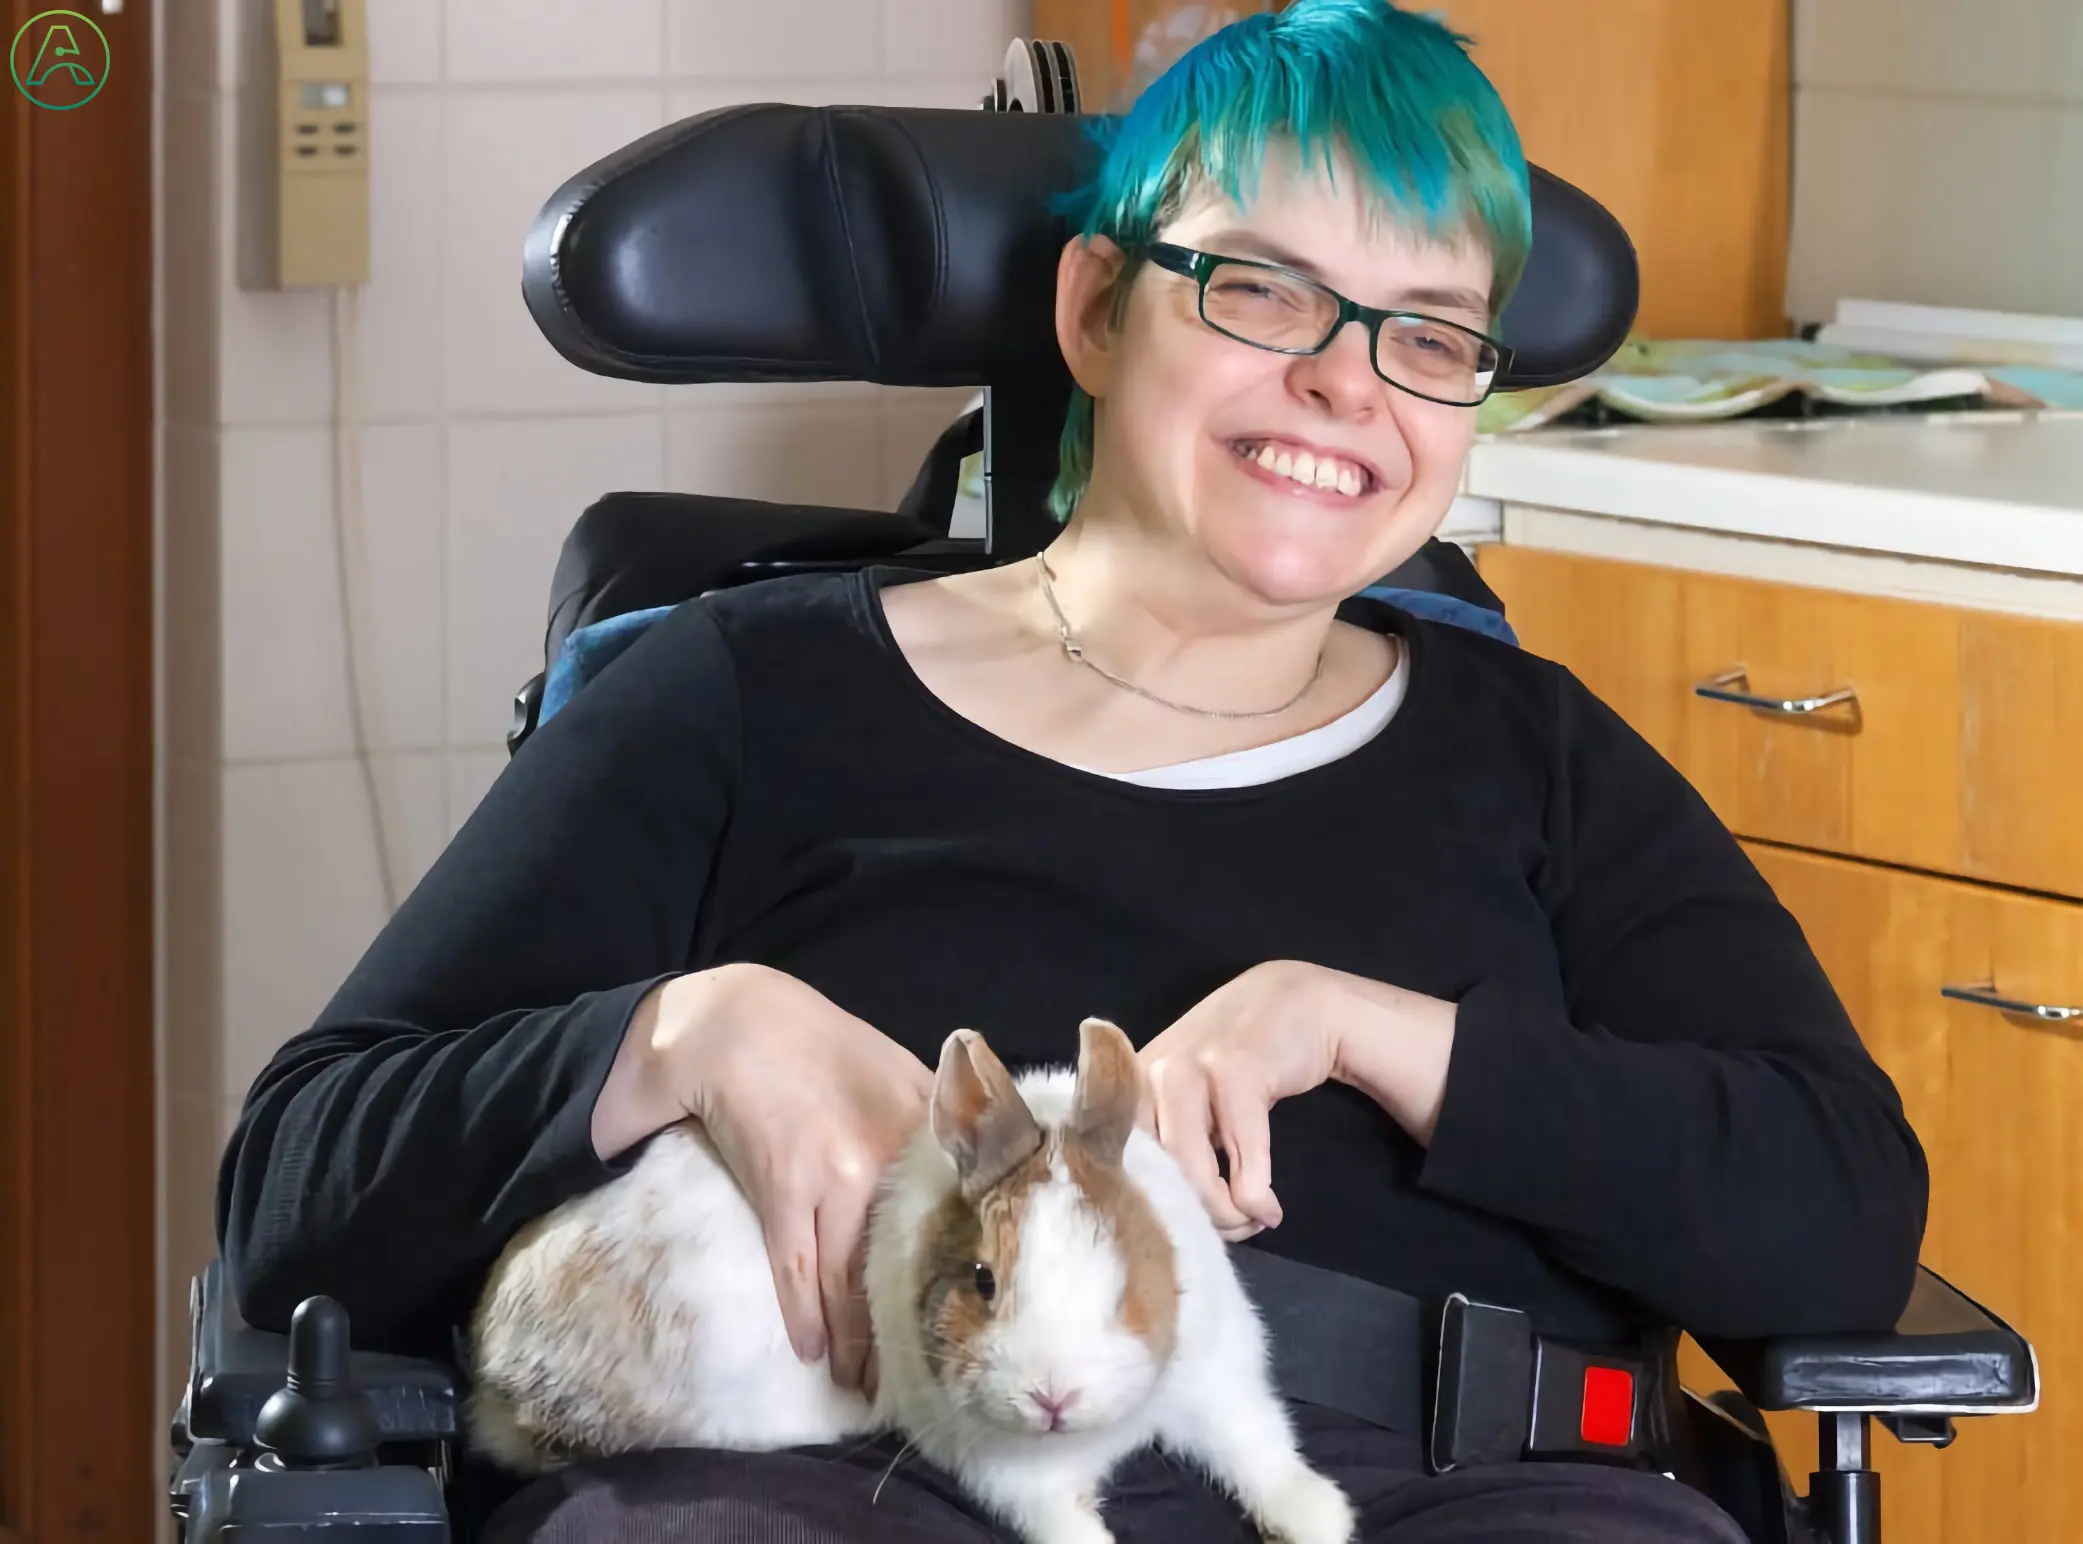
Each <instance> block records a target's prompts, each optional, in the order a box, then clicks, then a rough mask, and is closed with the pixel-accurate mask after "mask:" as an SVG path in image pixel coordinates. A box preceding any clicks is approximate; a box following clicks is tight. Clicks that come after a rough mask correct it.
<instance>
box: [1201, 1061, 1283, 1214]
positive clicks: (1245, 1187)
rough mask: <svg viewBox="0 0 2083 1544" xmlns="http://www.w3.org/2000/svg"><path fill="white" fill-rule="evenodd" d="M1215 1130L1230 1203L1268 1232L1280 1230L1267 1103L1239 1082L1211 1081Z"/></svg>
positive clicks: (1238, 1080) (1239, 1080)
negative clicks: (1226, 1163)
mask: <svg viewBox="0 0 2083 1544" xmlns="http://www.w3.org/2000/svg"><path fill="white" fill-rule="evenodd" d="M1212 1092H1213V1100H1212V1102H1213V1104H1214V1108H1215V1127H1216V1131H1217V1132H1218V1134H1219V1135H1220V1137H1221V1141H1222V1150H1223V1152H1224V1153H1226V1154H1227V1155H1228V1157H1229V1170H1230V1199H1231V1200H1232V1201H1233V1202H1235V1204H1236V1207H1237V1210H1238V1211H1240V1212H1242V1213H1243V1214H1244V1215H1245V1216H1247V1217H1249V1218H1250V1219H1251V1220H1252V1221H1254V1222H1256V1223H1259V1224H1260V1225H1261V1226H1264V1227H1268V1228H1277V1227H1279V1226H1280V1200H1279V1198H1278V1197H1277V1196H1275V1195H1274V1194H1273V1133H1272V1131H1271V1129H1270V1127H1269V1125H1268V1120H1267V1110H1266V1102H1265V1100H1264V1099H1263V1098H1261V1097H1259V1096H1258V1095H1256V1094H1254V1093H1252V1092H1250V1091H1249V1090H1248V1089H1247V1088H1246V1087H1245V1085H1244V1083H1243V1081H1242V1080H1241V1079H1238V1078H1218V1079H1216V1080H1215V1081H1214V1084H1213V1088H1212Z"/></svg>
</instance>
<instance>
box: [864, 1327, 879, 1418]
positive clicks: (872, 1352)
mask: <svg viewBox="0 0 2083 1544" xmlns="http://www.w3.org/2000/svg"><path fill="white" fill-rule="evenodd" d="M881 1387H882V1357H881V1355H880V1354H879V1353H878V1351H877V1350H876V1346H875V1342H874V1341H873V1340H870V1341H869V1342H868V1360H867V1361H865V1362H863V1363H862V1364H861V1393H862V1394H863V1395H864V1396H866V1398H867V1400H868V1402H869V1403H870V1404H873V1403H875V1395H876V1392H877V1391H878V1390H879V1389H880V1388H881Z"/></svg>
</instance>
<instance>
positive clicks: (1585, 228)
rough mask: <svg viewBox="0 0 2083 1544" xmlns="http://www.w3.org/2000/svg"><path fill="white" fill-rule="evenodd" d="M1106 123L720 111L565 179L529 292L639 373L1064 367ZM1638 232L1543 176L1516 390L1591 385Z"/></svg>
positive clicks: (1625, 305)
mask: <svg viewBox="0 0 2083 1544" xmlns="http://www.w3.org/2000/svg"><path fill="white" fill-rule="evenodd" d="M1088 124H1089V120H1088V119H1086V118H1083V117H1077V116H1062V115H1049V114H1036V113H1024V112H1008V113H996V112H984V111H981V110H968V111H964V110H960V109H951V108H929V107H902V108H884V107H794V106H787V105H781V104H774V103H759V104H751V105H745V106H737V107H725V108H718V109H716V110H714V111H711V112H707V113H703V114H701V115H699V116H698V117H694V118H688V119H685V120H683V121H682V122H679V123H676V124H672V125H670V126H669V127H667V128H663V129H660V130H658V131H657V132H655V133H652V134H648V135H646V136H645V137H644V138H642V139H640V140H637V141H636V142H635V143H633V144H630V145H627V146H624V147H623V148H622V149H620V150H618V151H616V152H615V153H614V154H613V155H611V156H609V157H607V158H606V159H605V160H602V161H599V162H596V163H595V164H594V165H592V166H589V167H588V168H586V170H584V171H583V172H580V173H579V174H578V175H577V176H575V177H573V178H571V180H570V181H568V182H566V183H565V184H564V186H563V187H561V188H559V189H558V190H557V192H556V193H555V195H553V196H552V197H551V199H550V200H549V202H548V203H547V204H545V205H544V206H543V210H542V213H541V214H540V215H539V216H538V217H537V219H536V222H535V226H534V229H533V230H532V231H531V232H530V233H529V236H528V242H527V250H526V260H525V264H524V269H523V278H522V293H523V294H524V296H525V297H526V299H527V303H528V309H529V310H530V311H531V312H532V313H533V314H534V317H535V320H536V324H537V325H538V326H539V327H541V329H542V331H543V335H544V336H545V337H547V338H548V339H549V340H550V342H551V343H552V344H553V345H554V346H555V347H556V348H557V350H558V351H559V352H560V353H562V354H563V355H564V356H565V357H566V358H567V359H569V360H571V361H572V362H573V363H574V364H577V365H579V366H581V367H582V368H584V369H587V370H590V371H593V372H594V373H595V374H599V375H610V376H619V377H621V378H624V379H627V380H641V381H662V382H689V381H833V380H847V381H874V382H878V383H880V384H883V385H888V386H985V385H991V384H994V383H995V382H999V381H1003V380H1006V379H1008V378H1011V377H1013V376H1015V375H1017V374H1018V373H1019V372H1022V371H1031V370H1036V369H1041V370H1051V369H1053V370H1061V369H1062V358H1061V355H1060V354H1059V352H1058V350H1057V347H1056V331H1055V313H1054V304H1055V299H1054V297H1055V276H1056V261H1057V256H1058V254H1059V253H1060V252H1061V251H1062V248H1063V243H1064V242H1065V241H1066V240H1067V239H1069V234H1070V232H1069V229H1068V226H1067V224H1066V222H1064V221H1062V220H1061V219H1059V218H1057V217H1056V216H1055V215H1053V214H1051V213H1050V209H1049V205H1050V201H1051V198H1052V197H1053V196H1054V195H1056V194H1057V193H1060V192H1062V191H1065V190H1067V189H1069V188H1071V187H1074V186H1076V185H1078V184H1079V183H1081V182H1082V181H1083V180H1084V179H1085V177H1086V176H1087V175H1088V174H1089V173H1090V171H1091V170H1092V168H1093V166H1094V164H1095V161H1096V157H1097V149H1096V147H1095V146H1094V144H1093V143H1092V140H1091V138H1090V136H1089V134H1088V132H1087V129H1088ZM1637 295H1638V274H1637V269H1636V264H1635V254H1634V248H1633V246H1632V245H1631V244H1630V243H1629V241H1628V239H1627V233H1626V232H1625V231H1624V230H1622V229H1621V227H1620V224H1619V222H1618V221H1616V220H1614V219H1613V217H1612V216H1611V215H1610V214H1608V213H1607V212H1606V211H1605V210H1604V209H1603V208H1602V207H1600V206H1599V205H1598V204H1597V203H1595V202H1594V201H1593V200H1591V199H1590V198H1588V197H1587V196H1585V195H1584V194H1583V193H1581V192H1579V191H1578V190H1577V189H1575V188H1573V187H1571V186H1570V185H1569V184H1568V183H1566V182H1564V181H1562V180H1561V179H1560V178H1557V177H1553V176H1550V175H1549V174H1548V173H1546V172H1543V171H1541V170H1539V169H1538V168H1536V169H1535V171H1534V174H1533V252H1532V256H1531V258H1530V260H1529V262H1528V265H1527V270H1526V276H1525V279H1524V281H1523V282H1522V284H1521V285H1520V288H1519V290H1518V292H1517V294H1516V295H1515V296H1514V297H1513V299H1512V301H1511V304H1510V305H1509V306H1508V307H1507V308H1506V310H1505V313H1504V317H1503V319H1502V332H1503V334H1504V340H1505V342H1506V343H1508V344H1509V345H1510V346H1511V347H1512V349H1513V350H1514V352H1515V354H1516V356H1517V357H1516V359H1515V362H1514V365H1513V368H1512V370H1511V373H1510V375H1509V377H1508V378H1507V380H1506V382H1505V383H1504V384H1505V385H1507V386H1513V387H1517V386H1545V385H1552V384H1555V383H1557V382H1560V381H1567V380H1574V379H1576V378H1577V377H1578V376H1581V375H1584V374H1586V373H1588V372H1590V371H1591V370H1594V369H1596V368H1597V367H1598V366H1599V365H1601V364H1603V363H1604V362H1605V361H1606V360H1607V359H1608V358H1609V357H1611V355H1612V353H1613V351H1614V350H1615V349H1617V348H1618V347H1619V346H1620V344H1621V343H1622V341H1624V339H1625V338H1626V335H1627V331H1628V328H1629V327H1630V326H1631V325H1632V324H1633V322H1634V316H1635V305H1636V300H1637Z"/></svg>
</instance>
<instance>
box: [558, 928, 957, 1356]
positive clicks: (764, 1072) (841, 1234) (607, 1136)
mask: <svg viewBox="0 0 2083 1544" xmlns="http://www.w3.org/2000/svg"><path fill="white" fill-rule="evenodd" d="M625 1064H626V1065H625ZM932 1094H933V1071H932V1069H931V1068H929V1067H928V1066H926V1064H925V1063H923V1062H921V1061H920V1060H919V1059H918V1058H917V1057H916V1056H914V1055H912V1054H911V1052H909V1051H907V1050H905V1049H904V1048H903V1047H902V1046H900V1045H898V1044H897V1043H896V1042H895V1041H894V1040H891V1039H890V1038H889V1037H888V1036H886V1035H884V1034H882V1033H881V1032H880V1031H879V1030H877V1029H876V1028H875V1027H874V1026H873V1025H871V1024H868V1023H867V1022H865V1021H864V1020H861V1019H858V1018H855V1017H854V1016H853V1015H852V1014H850V1013H848V1012H846V1011H845V1010H844V1009H842V1008H840V1007H839V1006H838V1005H837V1004H835V1003H833V1002H832V1001H831V999H829V998H827V997H826V996H824V994H822V993H821V992H818V991H817V990H815V989H814V988H812V987H809V986H806V985H805V984H804V983H802V982H801V981H798V980H797V979H796V978H795V977H793V976H790V975H787V974H785V973H784V972H781V971H778V970H771V969H769V968H767V967H766V966H763V965H750V964H734V965H725V966H719V967H717V968H716V969H713V970H706V971H699V972H696V973H694V974H692V975H686V976H677V977H675V978H674V979H672V980H670V981H667V982H665V983H663V984H661V985H660V986H659V987H657V988H656V989H655V990H653V991H652V992H650V993H649V994H647V995H646V997H645V998H644V1000H643V1002H642V1003H641V1004H640V1005H639V1006H638V1008H637V1011H636V1013H635V1014H634V1015H633V1016H632V1017H631V1020H630V1026H629V1030H628V1033H627V1034H626V1035H625V1037H624V1040H623V1046H622V1051H621V1054H620V1055H619V1056H618V1057H617V1060H616V1065H615V1069H614V1071H612V1072H611V1073H610V1074H609V1076H608V1081H607V1084H606V1085H605V1086H604V1087H603V1089H602V1091H601V1097H600V1100H599V1102H598V1103H597V1104H596V1105H595V1107H594V1118H593V1133H594V1146H595V1149H596V1150H597V1151H598V1152H599V1153H600V1155H601V1157H602V1158H613V1157H615V1156H616V1155H617V1154H618V1153H620V1152H621V1151H623V1150H625V1149H627V1148H628V1147H630V1146H633V1145H634V1144H635V1143H636V1142H637V1141H639V1140H641V1139H642V1138H643V1137H645V1136H648V1135H649V1134H650V1133H651V1132H654V1131H657V1130H660V1129H661V1128H663V1127H665V1126H668V1125H670V1124H672V1123H673V1122H674V1121H676V1120H680V1119H682V1118H684V1117H686V1116H689V1115H691V1116H693V1117H694V1118H695V1119H696V1120H698V1121H700V1122H701V1124H702V1127H703V1129H704V1130H705V1131H706V1132H707V1133H708V1136H709V1140H710V1141H711V1142H713V1143H714V1144H715V1145H716V1150H717V1153H718V1154H719V1155H720V1156H721V1157H722V1159H723V1161H724V1163H725V1164H726V1165H727V1166H728V1167H729V1169H730V1171H731V1173H732V1174H733V1175H735V1176H736V1177H737V1180H738V1183H739V1184H740V1185H742V1186H743V1187H744V1189H745V1193H746V1195H747V1196H748V1197H749V1198H750V1200H751V1202H752V1205H753V1208H754V1210H755V1211H756V1212H757V1213H758V1214H759V1218H760V1223H761V1225H762V1227H763V1229H764V1230H765V1233H766V1240H767V1257H768V1259H769V1261H770V1262H771V1264H772V1266H773V1270H774V1286H775V1289H776V1291H777V1292H778V1293H779V1295H780V1299H781V1314H782V1318H783V1320H784V1322H785V1323H786V1324H787V1326H788V1338H789V1342H790V1344H791V1345H792V1346H793V1347H794V1348H795V1352H796V1355H797V1356H798V1357H800V1358H802V1359H803V1360H804V1361H806V1362H814V1361H816V1360H817V1359H818V1357H820V1356H822V1355H824V1354H826V1352H827V1351H829V1352H830V1355H831V1369H832V1377H833V1380H834V1381H835V1382H836V1383H838V1384H839V1385H840V1386H841V1387H842V1388H859V1387H861V1386H862V1385H863V1382H864V1375H865V1374H866V1371H867V1366H868V1359H869V1355H870V1351H871V1345H870V1338H869V1327H868V1308H867V1299H866V1293H865V1290H864V1288H863V1285H862V1281H861V1267H862V1262H863V1259H864V1257H865V1254H866V1246H867V1237H866V1235H867V1220H868V1209H869V1206H870V1204H871V1203H872V1201H873V1200H874V1195H875V1189H876V1185H877V1183H878V1182H879V1181H880V1179H881V1177H882V1174H883V1171H884V1170H885V1169H886V1168H887V1167H888V1166H889V1164H890V1163H891V1161H892V1160H894V1159H895V1158H896V1156H897V1154H898V1153H899V1152H900V1151H901V1150H902V1149H903V1147H904V1145H905V1144H906V1143H907V1142H909V1141H910V1140H911V1138H912V1136H913V1134H914V1133H916V1132H917V1130H918V1129H919V1127H920V1126H921V1125H922V1124H924V1122H925V1120H926V1114H927V1108H928V1105H929V1104H930V1102H931V1099H932ZM871 1392H872V1389H871Z"/></svg>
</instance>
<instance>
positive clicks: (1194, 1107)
mask: <svg viewBox="0 0 2083 1544" xmlns="http://www.w3.org/2000/svg"><path fill="white" fill-rule="evenodd" d="M1152 1081H1153V1082H1154V1083H1156V1084H1157V1092H1156V1105H1157V1140H1158V1141H1159V1142H1160V1143H1161V1144H1163V1146H1164V1150H1165V1151H1166V1152H1168V1153H1170V1154H1171V1155H1172V1158H1173V1160H1174V1161H1175V1162H1176V1163H1177V1164H1178V1165H1179V1168H1180V1170H1181V1171H1182V1172H1183V1173H1184V1174H1185V1175H1186V1178H1187V1181H1188V1183H1190V1184H1191V1185H1192V1186H1193V1188H1194V1193H1195V1194H1197V1195H1198V1196H1199V1197H1200V1198H1201V1204H1202V1205H1203V1206H1205V1207H1206V1208H1207V1209H1208V1215H1209V1216H1210V1217H1211V1218H1213V1219H1214V1222H1215V1226H1216V1227H1218V1228H1235V1227H1241V1226H1242V1225H1244V1224H1245V1223H1247V1222H1249V1221H1251V1219H1250V1218H1248V1217H1246V1216H1245V1215H1244V1214H1243V1213H1242V1212H1240V1211H1238V1210H1237V1208H1236V1204H1235V1203H1234V1202H1233V1201H1232V1200H1231V1198H1230V1189H1229V1186H1227V1185H1225V1184H1224V1183H1223V1182H1222V1174H1221V1172H1220V1171H1219V1170H1218V1169H1217V1168H1216V1166H1215V1145H1214V1143H1213V1141H1212V1140H1211V1138H1212V1136H1213V1119H1212V1116H1211V1114H1210V1112H1209V1109H1208V1098H1207V1092H1206V1084H1205V1083H1203V1082H1202V1080H1200V1079H1199V1078H1193V1077H1186V1076H1181V1075H1179V1074H1178V1073H1177V1072H1176V1071H1170V1072H1169V1075H1166V1076H1163V1077H1161V1078H1153V1079H1152Z"/></svg>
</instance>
